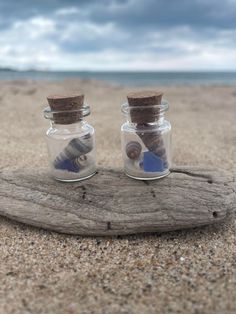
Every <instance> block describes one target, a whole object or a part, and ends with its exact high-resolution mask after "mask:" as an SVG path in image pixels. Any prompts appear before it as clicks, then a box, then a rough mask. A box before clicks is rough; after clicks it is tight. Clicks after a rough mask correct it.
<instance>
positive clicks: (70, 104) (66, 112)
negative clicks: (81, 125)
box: [47, 94, 84, 124]
mask: <svg viewBox="0 0 236 314" xmlns="http://www.w3.org/2000/svg"><path fill="white" fill-rule="evenodd" d="M47 100H48V104H49V106H50V108H51V110H52V111H58V112H55V113H53V120H54V122H55V123H58V124H71V123H75V122H77V121H80V120H82V119H83V110H82V108H83V105H84V95H83V94H78V95H70V96H58V95H52V96H48V97H47Z"/></svg>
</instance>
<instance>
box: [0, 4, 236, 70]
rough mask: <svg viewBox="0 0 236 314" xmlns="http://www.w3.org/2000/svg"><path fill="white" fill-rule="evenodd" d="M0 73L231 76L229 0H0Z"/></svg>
mask: <svg viewBox="0 0 236 314" xmlns="http://www.w3.org/2000/svg"><path fill="white" fill-rule="evenodd" d="M0 67H16V68H19V69H28V68H37V69H51V70H56V69H58V70H147V71H148V70H236V0H224V1H222V0H99V1H98V0H87V1H86V0H78V1H75V0H41V1H37V0H18V1H16V0H0Z"/></svg>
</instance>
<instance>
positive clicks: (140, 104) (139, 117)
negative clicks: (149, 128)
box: [127, 90, 163, 124]
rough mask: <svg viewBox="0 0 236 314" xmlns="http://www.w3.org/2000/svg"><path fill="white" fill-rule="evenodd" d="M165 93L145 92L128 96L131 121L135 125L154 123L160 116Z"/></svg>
mask: <svg viewBox="0 0 236 314" xmlns="http://www.w3.org/2000/svg"><path fill="white" fill-rule="evenodd" d="M162 96H163V93H162V92H160V91H151V90H144V91H139V92H132V93H129V94H128V95H127V99H128V105H129V107H130V116H131V121H132V122H134V123H139V124H142V123H150V122H154V121H155V120H156V119H157V117H158V115H159V114H160V111H161V108H160V105H161V102H162Z"/></svg>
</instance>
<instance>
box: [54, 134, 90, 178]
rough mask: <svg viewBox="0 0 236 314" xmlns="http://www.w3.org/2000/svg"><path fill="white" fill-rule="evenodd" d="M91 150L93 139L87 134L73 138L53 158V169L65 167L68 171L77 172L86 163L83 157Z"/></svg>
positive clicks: (85, 158)
mask: <svg viewBox="0 0 236 314" xmlns="http://www.w3.org/2000/svg"><path fill="white" fill-rule="evenodd" d="M92 149H93V139H92V136H91V135H90V134H89V133H88V134H86V135H84V136H83V137H81V138H74V139H73V140H71V141H70V142H69V144H68V145H67V146H66V147H65V148H64V150H63V151H62V152H61V153H60V154H59V155H58V156H57V157H56V158H55V160H54V167H55V168H56V169H67V168H66V167H68V169H69V171H75V172H77V171H79V169H80V168H81V167H82V166H83V164H85V163H86V160H87V157H86V156H85V155H86V154H87V153H89V152H90V151H91V150H92ZM64 167H65V168H64ZM71 169H72V170H71Z"/></svg>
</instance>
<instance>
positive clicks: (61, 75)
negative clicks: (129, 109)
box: [0, 70, 236, 86]
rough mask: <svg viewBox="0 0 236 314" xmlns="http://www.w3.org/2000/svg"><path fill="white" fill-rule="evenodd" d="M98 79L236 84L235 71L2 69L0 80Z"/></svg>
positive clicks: (136, 82) (143, 83) (134, 83)
mask: <svg viewBox="0 0 236 314" xmlns="http://www.w3.org/2000/svg"><path fill="white" fill-rule="evenodd" d="M68 78H82V79H96V80H102V81H105V82H109V83H114V84H119V85H127V86H157V85H198V84H201V85H222V84H223V85H236V72H83V71H81V72H52V71H12V70H0V80H21V79H30V80H31V79H32V80H49V81H61V80H64V79H68Z"/></svg>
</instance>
